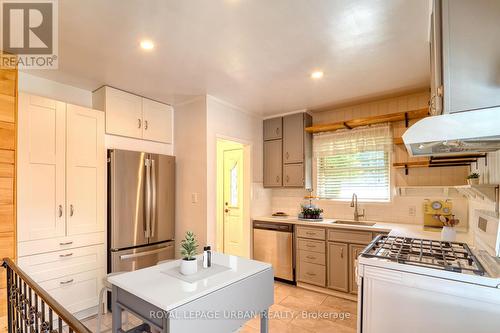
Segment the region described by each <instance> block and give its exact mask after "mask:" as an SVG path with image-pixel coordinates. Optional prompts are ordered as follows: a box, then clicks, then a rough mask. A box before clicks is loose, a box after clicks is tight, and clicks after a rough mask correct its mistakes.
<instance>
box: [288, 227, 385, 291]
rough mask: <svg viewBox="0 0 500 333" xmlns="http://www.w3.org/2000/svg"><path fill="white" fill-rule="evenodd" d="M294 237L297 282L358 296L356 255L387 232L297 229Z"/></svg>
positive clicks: (316, 228) (314, 228)
mask: <svg viewBox="0 0 500 333" xmlns="http://www.w3.org/2000/svg"><path fill="white" fill-rule="evenodd" d="M295 234H296V237H297V240H296V249H297V250H296V258H297V270H298V274H297V281H298V282H302V283H306V284H312V285H315V286H319V287H326V288H328V289H331V290H334V291H336V292H340V294H342V293H345V294H346V296H347V295H349V294H357V293H358V285H357V282H356V264H357V258H358V256H359V255H360V254H361V252H362V251H363V250H364V249H365V247H366V246H367V245H368V244H369V243H370V242H371V241H372V239H373V238H375V237H376V236H378V235H385V234H386V233H384V232H372V231H364V230H351V229H340V228H318V227H309V226H297V228H296V229H295ZM337 294H338V293H337ZM350 297H353V296H352V295H350Z"/></svg>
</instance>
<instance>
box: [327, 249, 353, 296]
mask: <svg viewBox="0 0 500 333" xmlns="http://www.w3.org/2000/svg"><path fill="white" fill-rule="evenodd" d="M348 255H349V253H348V246H347V244H344V243H334V242H329V243H328V261H327V267H328V288H330V289H335V290H338V291H343V292H348V291H349V267H348V262H349V260H348V259H349V257H348Z"/></svg>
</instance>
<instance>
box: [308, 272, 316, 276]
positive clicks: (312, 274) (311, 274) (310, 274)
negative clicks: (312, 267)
mask: <svg viewBox="0 0 500 333" xmlns="http://www.w3.org/2000/svg"><path fill="white" fill-rule="evenodd" d="M306 274H307V275H309V276H316V274H314V273H311V272H307V273H306Z"/></svg>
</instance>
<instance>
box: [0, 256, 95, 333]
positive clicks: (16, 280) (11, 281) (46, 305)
mask: <svg viewBox="0 0 500 333" xmlns="http://www.w3.org/2000/svg"><path fill="white" fill-rule="evenodd" d="M2 266H3V267H4V268H6V270H7V310H8V313H7V316H8V330H9V333H15V332H28V331H29V332H50V333H63V327H65V326H66V325H67V327H68V332H69V333H73V332H75V333H92V332H91V331H90V330H89V329H88V328H87V327H85V325H83V324H82V323H81V322H80V321H79V320H78V319H76V318H75V317H74V316H73V315H72V314H71V313H70V312H69V311H68V310H66V309H65V308H64V307H63V306H62V305H61V304H59V303H58V302H57V301H56V300H55V299H54V298H52V296H50V295H49V294H48V293H47V292H46V291H45V290H43V289H42V288H41V287H40V286H39V285H38V284H37V283H36V282H35V281H33V280H32V279H31V278H30V277H29V276H28V275H27V274H26V273H25V272H23V271H22V270H21V269H20V268H19V267H18V266H17V265H16V263H14V262H13V261H12V260H11V259H10V258H5V259H3V263H2Z"/></svg>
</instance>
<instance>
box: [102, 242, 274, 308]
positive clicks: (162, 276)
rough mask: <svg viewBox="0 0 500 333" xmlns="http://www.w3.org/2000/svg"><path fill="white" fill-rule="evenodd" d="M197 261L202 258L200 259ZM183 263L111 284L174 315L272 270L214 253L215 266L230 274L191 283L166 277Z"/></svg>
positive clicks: (126, 276) (115, 279)
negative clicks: (186, 306)
mask: <svg viewBox="0 0 500 333" xmlns="http://www.w3.org/2000/svg"><path fill="white" fill-rule="evenodd" d="M197 258H198V260H199V259H201V258H202V256H201V255H199V256H197ZM180 262H181V261H180V260H174V261H169V262H166V263H163V264H160V265H155V266H151V267H147V268H144V269H139V270H136V271H132V272H127V273H123V274H119V275H114V276H111V277H109V282H110V283H111V284H112V285H115V286H117V287H119V288H121V289H123V290H125V291H127V292H129V293H131V294H133V295H135V296H137V297H139V298H141V299H143V300H145V301H146V302H148V303H150V304H153V305H154V306H156V307H158V308H160V309H162V310H164V311H171V310H173V309H175V308H177V307H179V306H181V305H184V304H186V303H188V302H191V301H193V300H196V299H198V298H200V297H203V296H205V295H208V294H210V293H212V292H214V291H217V290H219V289H222V288H224V287H227V286H229V285H231V284H233V283H235V282H238V281H241V280H243V279H246V278H249V277H251V276H252V275H255V274H257V273H260V272H263V271H265V270H268V269H271V264H267V263H263V262H260V261H255V260H250V259H245V258H241V257H236V256H230V255H225V254H221V253H215V252H214V253H212V262H214V263H216V264H218V265H222V266H226V267H230V269H229V270H227V271H224V272H220V273H218V274H216V275H213V276H210V277H207V278H205V279H203V280H200V281H197V282H194V283H190V282H185V281H182V280H180V279H178V278H175V277H173V276H170V275H167V274H166V273H164V271H167V270H169V269H171V268H173V267H177V266H179V265H180Z"/></svg>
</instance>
